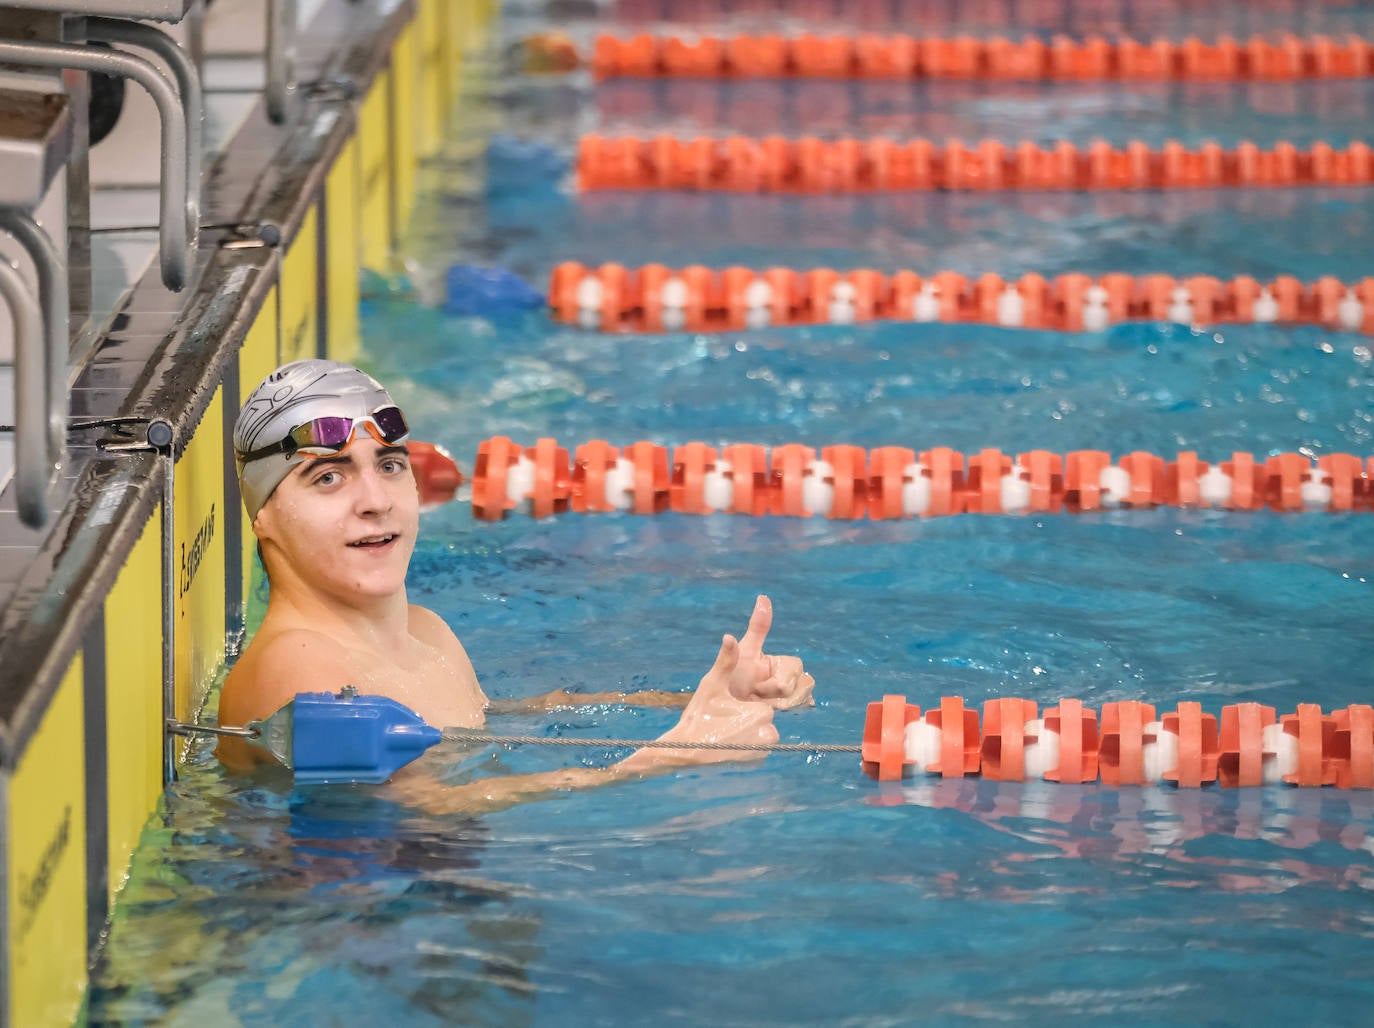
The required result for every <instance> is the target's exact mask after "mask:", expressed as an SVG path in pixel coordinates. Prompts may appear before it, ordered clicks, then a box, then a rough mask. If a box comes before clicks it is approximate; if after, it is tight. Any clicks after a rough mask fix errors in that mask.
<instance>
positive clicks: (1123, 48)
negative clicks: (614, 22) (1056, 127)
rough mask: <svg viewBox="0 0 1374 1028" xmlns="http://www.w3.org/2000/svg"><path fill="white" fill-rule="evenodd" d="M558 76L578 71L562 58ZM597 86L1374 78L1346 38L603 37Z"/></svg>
mask: <svg viewBox="0 0 1374 1028" xmlns="http://www.w3.org/2000/svg"><path fill="white" fill-rule="evenodd" d="M560 56H561V58H562V59H561V60H560V61H559V62H558V63H557V64H556V65H555V67H557V68H559V69H562V68H564V67H566V65H567V64H568V63H569V62H570V59H569V57H568V56H567V55H565V54H561V53H560ZM580 63H582V64H584V65H590V67H591V70H592V74H593V75H594V76H595V77H596V78H597V79H598V80H604V79H609V78H617V77H623V78H656V77H683V78H823V79H969V80H991V81H1045V80H1058V81H1064V80H1069V81H1084V80H1093V79H1098V80H1100V79H1121V80H1127V81H1148V80H1157V81H1172V82H1284V81H1293V80H1296V79H1333V78H1365V77H1368V76H1369V75H1370V74H1374V60H1371V49H1370V44H1369V43H1368V42H1367V41H1366V40H1363V39H1359V38H1357V37H1354V36H1347V37H1345V38H1344V39H1341V40H1339V41H1337V40H1333V39H1331V38H1330V37H1328V36H1320V35H1318V36H1309V37H1306V38H1301V37H1298V36H1295V35H1292V34H1291V33H1285V34H1283V35H1282V36H1280V37H1279V38H1278V39H1277V40H1274V41H1271V40H1269V39H1266V38H1264V37H1262V36H1258V35H1255V36H1251V37H1250V38H1248V39H1245V40H1236V39H1233V38H1231V37H1229V36H1222V37H1220V38H1219V39H1217V40H1216V41H1215V42H1214V43H1204V42H1202V41H1201V40H1200V39H1198V38H1196V37H1193V36H1190V37H1188V38H1186V39H1184V40H1182V41H1180V42H1171V41H1169V40H1167V39H1154V40H1150V41H1148V42H1147V41H1144V40H1135V39H1121V40H1107V39H1103V38H1100V37H1088V38H1086V39H1080V40H1073V39H1069V38H1067V37H1065V36H1056V37H1054V38H1053V39H1052V40H1051V41H1050V42H1049V43H1048V44H1046V43H1045V42H1043V41H1042V40H1040V39H1037V38H1033V37H1026V38H1023V39H1008V38H992V39H972V38H969V37H967V36H964V37H958V38H952V39H941V38H931V37H925V38H921V39H917V38H915V37H912V36H908V35H900V34H899V35H861V36H845V35H830V36H821V35H812V34H805V35H800V36H795V37H787V36H777V35H768V36H752V35H736V36H730V37H715V36H696V35H694V36H692V37H690V38H687V37H682V36H674V35H665V36H654V35H649V34H640V35H636V36H630V37H622V36H613V35H599V36H597V37H596V40H595V43H594V47H593V51H592V55H591V57H590V59H585V58H584V59H582V61H581V62H580Z"/></svg>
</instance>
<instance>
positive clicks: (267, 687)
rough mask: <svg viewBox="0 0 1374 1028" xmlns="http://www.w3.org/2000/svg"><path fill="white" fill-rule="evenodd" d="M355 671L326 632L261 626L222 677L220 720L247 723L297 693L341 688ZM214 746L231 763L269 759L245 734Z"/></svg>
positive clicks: (248, 763) (239, 764) (247, 763)
mask: <svg viewBox="0 0 1374 1028" xmlns="http://www.w3.org/2000/svg"><path fill="white" fill-rule="evenodd" d="M264 627H266V626H264ZM354 677H355V675H354V673H353V668H352V666H351V665H350V663H349V662H348V661H347V660H346V659H345V657H344V654H343V653H342V652H341V651H340V648H339V644H338V642H337V641H336V640H334V639H331V638H329V636H327V635H325V634H324V633H322V632H316V631H314V630H312V629H309V628H288V629H284V630H282V631H278V632H273V631H270V629H269V630H266V631H260V632H259V633H258V635H257V636H256V637H254V639H253V641H252V642H251V643H250V644H249V646H248V648H247V649H246V650H244V652H243V655H242V656H241V657H239V659H238V662H237V663H236V664H235V665H234V669H233V670H232V671H231V672H229V675H228V677H227V678H225V680H224V686H223V688H222V689H221V691H220V700H219V722H220V724H222V725H244V724H247V723H248V722H249V721H257V720H261V719H263V718H266V717H270V716H271V715H272V714H274V713H276V712H277V711H278V710H280V709H281V708H282V707H284V706H285V705H286V704H287V703H289V702H291V701H292V700H293V699H295V698H296V694H297V693H300V692H338V691H339V690H340V689H342V688H343V687H344V686H345V685H348V684H350V682H351V681H352V679H353V678H354ZM216 752H217V753H218V755H219V757H220V759H221V760H223V761H224V763H226V764H228V765H229V766H230V767H233V768H240V769H242V768H247V767H251V766H252V765H254V764H261V763H268V762H270V761H271V758H270V757H269V756H268V755H267V753H266V752H265V751H264V750H261V749H259V748H258V747H256V746H251V745H249V744H247V743H245V742H243V740H241V739H233V738H224V739H222V740H221V741H220V744H219V747H218V749H217V750H216Z"/></svg>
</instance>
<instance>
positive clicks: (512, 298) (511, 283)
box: [444, 264, 544, 316]
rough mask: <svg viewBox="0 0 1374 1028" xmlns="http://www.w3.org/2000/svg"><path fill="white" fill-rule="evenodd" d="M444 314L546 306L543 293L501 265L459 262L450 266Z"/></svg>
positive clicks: (530, 308) (486, 313)
mask: <svg viewBox="0 0 1374 1028" xmlns="http://www.w3.org/2000/svg"><path fill="white" fill-rule="evenodd" d="M445 284H446V286H447V290H446V296H445V299H444V313H445V314H457V315H467V316H471V315H477V316H487V315H492V314H505V313H510V312H512V311H524V310H532V309H534V308H536V307H542V306H544V296H543V294H542V293H540V292H538V291H537V290H535V289H533V288H531V287H530V286H529V284H528V283H526V282H525V281H524V279H522V278H520V276H518V275H515V274H513V273H511V272H509V271H504V270H502V269H501V268H477V267H473V266H472V265H470V264H455V265H453V267H451V268H449V269H448V276H447V278H446V280H445Z"/></svg>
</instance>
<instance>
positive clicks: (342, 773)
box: [167, 685, 443, 785]
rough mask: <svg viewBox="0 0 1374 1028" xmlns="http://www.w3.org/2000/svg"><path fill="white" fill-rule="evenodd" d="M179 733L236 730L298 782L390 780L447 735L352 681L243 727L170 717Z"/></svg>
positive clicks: (304, 696)
mask: <svg viewBox="0 0 1374 1028" xmlns="http://www.w3.org/2000/svg"><path fill="white" fill-rule="evenodd" d="M167 728H168V730H169V731H171V732H172V733H174V734H178V735H183V734H193V733H201V732H206V733H210V734H214V735H232V736H237V737H239V738H243V739H246V740H248V741H249V742H250V743H252V744H254V745H256V746H261V747H263V748H264V749H266V750H267V751H268V752H269V753H271V754H272V756H273V757H275V758H276V759H277V761H278V762H279V763H281V764H282V765H283V766H285V767H288V768H290V769H291V770H292V772H293V773H294V774H295V779H296V782H297V783H298V784H304V785H325V784H329V783H333V782H367V783H370V784H373V785H377V784H380V783H382V782H385V781H386V780H387V779H388V778H390V777H391V776H392V775H393V774H395V773H396V771H397V770H399V769H400V768H402V767H404V766H405V765H407V764H409V763H410V762H411V761H413V760H415V759H416V758H417V757H419V756H420V755H421V754H422V753H424V752H425V751H426V750H428V749H429V748H430V747H431V746H433V745H434V744H435V743H437V742H439V741H440V740H441V739H442V737H443V736H442V733H441V732H440V731H439V729H437V728H434V727H432V726H430V725H428V724H426V723H425V721H424V719H423V718H422V717H420V715H419V714H417V713H415V711H413V710H411V709H410V708H409V707H407V706H405V705H403V704H401V703H397V702H396V701H395V700H393V699H389V698H388V697H386V696H364V695H360V694H359V693H358V690H357V689H355V688H354V687H353V686H351V685H346V686H344V687H343V688H342V689H340V690H339V692H338V693H337V694H335V693H327V692H303V693H297V694H296V698H295V699H293V700H291V701H289V702H288V703H287V704H286V705H285V706H283V707H282V708H281V709H280V710H278V711H277V712H276V713H274V714H272V715H271V716H270V717H266V718H263V719H262V720H260V721H250V722H248V724H247V725H245V726H244V727H242V728H231V727H229V726H222V727H219V728H212V727H210V726H208V725H187V724H181V723H179V722H175V721H169V722H168V724H167Z"/></svg>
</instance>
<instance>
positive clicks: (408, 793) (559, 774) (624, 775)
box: [387, 765, 666, 816]
mask: <svg viewBox="0 0 1374 1028" xmlns="http://www.w3.org/2000/svg"><path fill="white" fill-rule="evenodd" d="M664 769H665V770H666V767H665V768H664ZM643 774H644V771H634V770H630V769H623V770H622V769H621V768H620V766H619V765H614V766H612V767H607V768H599V767H597V768H593V767H569V768H559V769H557V770H555V771H540V772H537V773H535V774H528V775H510V776H507V777H505V778H486V779H481V780H479V781H475V782H466V783H464V784H462V785H445V784H444V783H442V782H440V781H438V780H436V779H434V778H432V777H430V776H428V775H424V774H410V775H405V774H398V775H397V776H396V777H395V778H393V779H392V780H391V782H390V783H389V784H388V786H387V789H388V791H389V792H390V793H391V795H392V796H393V797H394V798H395V799H396V800H398V801H399V802H401V803H404V804H407V805H408V806H412V807H415V808H417V809H419V810H423V811H424V812H425V813H427V814H434V815H449V814H460V815H465V816H474V815H478V814H494V813H496V812H497V811H500V810H508V809H510V808H511V807H517V806H519V805H520V804H522V803H531V802H535V801H538V800H549V799H558V798H561V797H563V796H565V795H567V794H569V793H574V792H581V791H583V790H586V789H598V788H601V787H603V786H607V785H614V784H616V783H617V782H623V781H627V780H630V779H633V778H639V777H643Z"/></svg>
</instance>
